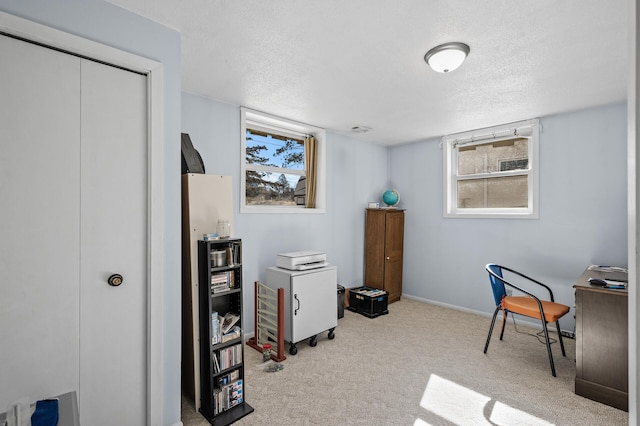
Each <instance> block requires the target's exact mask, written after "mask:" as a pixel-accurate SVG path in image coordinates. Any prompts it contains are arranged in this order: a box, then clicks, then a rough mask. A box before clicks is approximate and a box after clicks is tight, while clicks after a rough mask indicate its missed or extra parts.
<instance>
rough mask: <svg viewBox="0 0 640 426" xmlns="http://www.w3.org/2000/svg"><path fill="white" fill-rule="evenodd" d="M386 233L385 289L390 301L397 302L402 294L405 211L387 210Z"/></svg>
mask: <svg viewBox="0 0 640 426" xmlns="http://www.w3.org/2000/svg"><path fill="white" fill-rule="evenodd" d="M384 234H385V256H384V259H385V265H384V290H385V291H387V292H388V293H389V302H395V301H397V300H400V296H401V295H402V256H403V245H404V212H403V211H394V212H387V214H386V221H385V231H384Z"/></svg>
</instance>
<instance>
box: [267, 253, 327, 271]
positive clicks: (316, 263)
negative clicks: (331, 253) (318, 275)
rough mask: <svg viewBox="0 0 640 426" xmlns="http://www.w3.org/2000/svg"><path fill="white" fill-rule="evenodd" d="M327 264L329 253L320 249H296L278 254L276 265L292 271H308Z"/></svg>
mask: <svg viewBox="0 0 640 426" xmlns="http://www.w3.org/2000/svg"><path fill="white" fill-rule="evenodd" d="M327 265H328V263H327V254H326V253H323V252H320V251H296V252H292V253H280V254H278V255H277V256H276V266H277V267H278V268H283V269H289V270H291V271H306V270H307V269H315V268H323V267H325V266H327Z"/></svg>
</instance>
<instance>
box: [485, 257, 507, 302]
mask: <svg viewBox="0 0 640 426" xmlns="http://www.w3.org/2000/svg"><path fill="white" fill-rule="evenodd" d="M487 270H490V271H491V272H493V273H494V274H496V275H497V276H499V277H500V278H502V268H501V267H500V265H496V264H495V263H489V264H488V265H487ZM489 281H490V282H491V290H493V299H494V300H495V301H496V306H498V305H499V304H500V302H502V298H503V297H504V296H506V295H507V292H506V290H505V288H504V282H502V280H499V279H498V278H496V277H494V276H493V275H491V274H489Z"/></svg>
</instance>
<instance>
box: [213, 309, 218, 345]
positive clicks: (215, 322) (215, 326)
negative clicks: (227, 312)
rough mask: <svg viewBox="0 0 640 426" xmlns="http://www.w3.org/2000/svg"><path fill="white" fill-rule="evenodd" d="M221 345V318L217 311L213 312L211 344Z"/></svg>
mask: <svg viewBox="0 0 640 426" xmlns="http://www.w3.org/2000/svg"><path fill="white" fill-rule="evenodd" d="M217 343H220V318H219V317H218V313H217V312H216V311H211V344H212V345H215V344H217Z"/></svg>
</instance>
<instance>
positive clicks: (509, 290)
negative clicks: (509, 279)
mask: <svg viewBox="0 0 640 426" xmlns="http://www.w3.org/2000/svg"><path fill="white" fill-rule="evenodd" d="M512 295H513V290H511V289H507V297H511V296H512Z"/></svg>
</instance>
